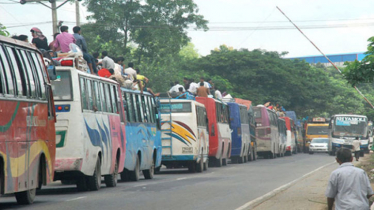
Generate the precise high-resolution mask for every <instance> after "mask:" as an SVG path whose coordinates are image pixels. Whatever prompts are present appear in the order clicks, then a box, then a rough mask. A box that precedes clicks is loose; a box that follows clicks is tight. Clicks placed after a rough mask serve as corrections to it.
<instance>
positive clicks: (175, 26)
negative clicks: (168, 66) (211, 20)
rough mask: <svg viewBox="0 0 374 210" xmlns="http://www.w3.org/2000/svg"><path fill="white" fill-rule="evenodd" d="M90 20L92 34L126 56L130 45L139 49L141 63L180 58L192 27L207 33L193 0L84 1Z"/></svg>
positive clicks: (204, 23)
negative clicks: (150, 59)
mask: <svg viewBox="0 0 374 210" xmlns="http://www.w3.org/2000/svg"><path fill="white" fill-rule="evenodd" d="M85 5H86V6H87V9H88V11H89V12H91V13H92V15H90V16H89V17H88V19H89V20H94V21H95V23H92V24H91V29H92V30H91V31H92V32H95V34H98V35H100V37H101V38H102V39H103V40H104V41H105V42H109V41H111V40H112V41H114V40H116V43H118V44H119V45H120V46H121V47H122V48H123V52H124V54H126V53H128V52H130V50H128V44H129V43H130V42H133V43H135V44H136V45H138V47H137V48H136V50H135V52H134V55H135V56H136V59H137V61H138V63H140V61H141V59H142V58H143V57H148V58H153V59H161V58H163V57H164V56H167V55H175V54H178V52H179V51H180V49H181V48H182V47H183V46H185V45H186V44H187V43H188V41H189V37H188V36H187V32H186V29H189V27H191V26H193V25H194V26H195V28H200V29H204V30H207V21H206V20H205V19H204V18H203V16H201V15H199V14H198V9H197V5H196V4H195V3H194V2H193V1H192V0H179V1H170V0H146V1H139V0H129V1H122V0H85Z"/></svg>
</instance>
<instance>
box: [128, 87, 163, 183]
mask: <svg viewBox="0 0 374 210" xmlns="http://www.w3.org/2000/svg"><path fill="white" fill-rule="evenodd" d="M121 91H122V100H123V102H124V103H123V104H124V108H125V112H126V126H125V128H126V157H125V167H124V170H123V172H122V173H121V180H122V181H138V180H139V176H140V171H142V172H143V175H144V178H145V179H152V178H153V175H154V172H155V169H158V168H159V167H160V166H161V152H162V146H161V131H160V119H159V116H160V114H159V111H158V108H157V107H159V102H158V101H156V99H155V97H154V96H153V95H151V94H150V93H148V92H143V94H141V93H140V91H134V90H129V89H125V88H121Z"/></svg>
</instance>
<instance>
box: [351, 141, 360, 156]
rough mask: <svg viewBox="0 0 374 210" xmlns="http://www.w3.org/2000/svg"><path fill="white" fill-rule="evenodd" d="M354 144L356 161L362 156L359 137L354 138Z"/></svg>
mask: <svg viewBox="0 0 374 210" xmlns="http://www.w3.org/2000/svg"><path fill="white" fill-rule="evenodd" d="M352 146H353V151H354V153H355V158H356V161H358V159H359V158H360V146H361V142H360V139H359V138H358V137H356V139H355V140H353V142H352Z"/></svg>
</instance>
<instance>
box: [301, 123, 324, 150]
mask: <svg viewBox="0 0 374 210" xmlns="http://www.w3.org/2000/svg"><path fill="white" fill-rule="evenodd" d="M328 127H329V123H328V122H327V121H326V119H325V118H322V117H317V118H313V119H312V121H311V122H308V123H307V124H306V125H305V138H304V144H305V150H306V151H305V152H309V144H310V142H311V141H312V139H314V138H328V137H329V136H328Z"/></svg>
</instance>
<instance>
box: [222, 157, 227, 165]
mask: <svg viewBox="0 0 374 210" xmlns="http://www.w3.org/2000/svg"><path fill="white" fill-rule="evenodd" d="M222 165H223V166H227V159H226V158H224V159H222Z"/></svg>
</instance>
